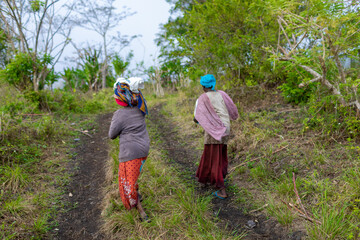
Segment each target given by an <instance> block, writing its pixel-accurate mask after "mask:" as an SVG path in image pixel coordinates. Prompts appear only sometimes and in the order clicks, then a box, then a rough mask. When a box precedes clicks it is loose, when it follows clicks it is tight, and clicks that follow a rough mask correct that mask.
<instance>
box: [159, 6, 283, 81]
mask: <svg viewBox="0 0 360 240" xmlns="http://www.w3.org/2000/svg"><path fill="white" fill-rule="evenodd" d="M180 2H184V1H180V0H179V1H176V4H175V8H176V9H182V8H181V5H180V4H179V3H180ZM185 2H187V4H186V5H185V6H187V7H186V9H184V11H182V10H181V11H182V15H180V16H179V17H177V18H176V19H174V20H172V19H171V20H169V22H168V23H167V24H166V25H164V28H165V31H164V32H163V33H162V34H161V36H160V38H159V41H158V42H159V43H160V44H161V46H162V55H161V56H162V57H165V61H166V62H173V64H171V65H173V66H174V63H176V61H175V59H176V58H180V61H181V65H182V66H184V67H186V68H187V69H195V70H198V69H202V71H203V73H213V74H215V75H217V77H218V78H219V79H220V80H221V81H223V82H229V83H230V84H229V85H230V87H235V86H241V85H244V84H246V83H248V82H252V84H261V83H266V82H269V81H277V78H278V77H279V73H278V72H274V71H273V68H272V66H271V63H270V62H269V61H268V57H269V53H268V52H267V51H266V50H265V49H264V46H276V43H277V39H276V36H277V26H276V24H275V21H274V20H275V18H274V17H273V16H272V15H271V14H270V13H269V12H268V11H267V8H266V6H267V4H268V2H269V0H208V1H199V2H196V1H185ZM162 39H164V40H165V41H160V40H162ZM164 43H165V44H164ZM184 60H185V61H186V63H185V64H184ZM177 65H178V64H177ZM189 73H190V71H189Z"/></svg>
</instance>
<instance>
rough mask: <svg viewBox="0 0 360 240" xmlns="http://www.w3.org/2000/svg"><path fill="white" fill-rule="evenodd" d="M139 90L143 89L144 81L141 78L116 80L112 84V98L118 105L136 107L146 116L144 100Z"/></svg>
mask: <svg viewBox="0 0 360 240" xmlns="http://www.w3.org/2000/svg"><path fill="white" fill-rule="evenodd" d="M140 88H144V80H142V79H141V78H137V77H132V78H129V79H125V78H118V79H117V80H116V82H115V84H114V93H115V94H114V98H115V100H116V102H117V103H118V104H119V105H121V106H130V107H138V108H139V109H140V111H141V112H142V113H143V114H144V115H147V114H148V110H147V106H146V100H145V98H144V96H143V95H142V93H141V91H140Z"/></svg>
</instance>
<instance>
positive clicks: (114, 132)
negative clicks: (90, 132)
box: [109, 112, 122, 139]
mask: <svg viewBox="0 0 360 240" xmlns="http://www.w3.org/2000/svg"><path fill="white" fill-rule="evenodd" d="M121 131H122V120H121V114H119V113H118V112H115V113H114V115H113V117H112V119H111V124H110V129H109V138H111V139H115V138H117V137H118V136H119V135H120V133H121Z"/></svg>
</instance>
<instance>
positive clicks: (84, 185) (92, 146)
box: [53, 113, 112, 240]
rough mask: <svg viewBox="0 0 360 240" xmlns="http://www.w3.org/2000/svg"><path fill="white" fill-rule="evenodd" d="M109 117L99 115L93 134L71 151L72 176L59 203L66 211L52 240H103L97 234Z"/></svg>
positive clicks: (100, 222) (61, 216)
mask: <svg viewBox="0 0 360 240" xmlns="http://www.w3.org/2000/svg"><path fill="white" fill-rule="evenodd" d="M111 117H112V113H109V114H104V115H99V117H98V118H97V126H96V128H95V132H94V133H93V134H92V135H91V136H89V135H81V136H80V141H79V144H78V145H77V146H76V147H75V149H74V151H75V153H76V156H75V157H73V159H72V160H71V161H70V163H69V164H68V166H67V168H68V171H69V172H70V173H71V174H72V177H71V182H70V184H69V186H68V187H67V189H66V192H65V195H64V196H63V200H64V201H66V202H67V203H68V204H69V205H68V209H67V211H65V212H64V213H62V214H60V216H59V218H58V219H57V220H58V223H59V226H58V227H57V228H58V231H57V233H54V236H53V239H56V240H69V239H72V240H77V239H79V240H80V239H81V240H83V239H87V240H91V239H104V235H103V233H101V232H100V227H101V226H102V220H101V210H102V209H101V202H102V199H103V194H102V188H103V187H104V184H105V164H106V160H107V158H108V143H107V139H108V130H109V125H110V121H111Z"/></svg>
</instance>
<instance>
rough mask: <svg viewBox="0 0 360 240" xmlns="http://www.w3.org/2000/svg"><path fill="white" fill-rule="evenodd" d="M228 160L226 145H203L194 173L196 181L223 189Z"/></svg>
mask: <svg viewBox="0 0 360 240" xmlns="http://www.w3.org/2000/svg"><path fill="white" fill-rule="evenodd" d="M227 168H228V158H227V145H226V144H205V146H204V152H203V154H202V157H201V160H200V164H199V167H198V169H197V171H196V177H197V178H198V181H199V182H201V183H203V184H206V183H210V184H211V185H215V187H217V188H223V187H224V186H225V185H224V178H225V177H226V174H227Z"/></svg>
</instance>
